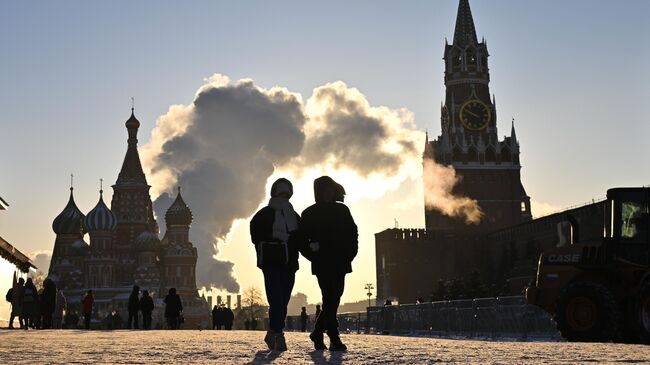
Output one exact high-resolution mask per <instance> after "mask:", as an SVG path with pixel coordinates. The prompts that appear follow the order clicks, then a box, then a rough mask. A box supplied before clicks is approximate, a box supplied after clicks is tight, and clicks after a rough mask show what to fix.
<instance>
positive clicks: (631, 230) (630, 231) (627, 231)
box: [621, 201, 650, 242]
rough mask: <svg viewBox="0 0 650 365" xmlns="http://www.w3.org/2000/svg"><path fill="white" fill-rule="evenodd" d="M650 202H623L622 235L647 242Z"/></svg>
mask: <svg viewBox="0 0 650 365" xmlns="http://www.w3.org/2000/svg"><path fill="white" fill-rule="evenodd" d="M648 213H649V212H648V203H647V202H638V201H630V202H625V201H624V202H621V220H622V222H621V223H622V224H621V237H622V238H628V239H631V240H634V241H638V242H645V241H646V238H647V230H648V223H649V222H648V218H649V217H650V215H649V214H648Z"/></svg>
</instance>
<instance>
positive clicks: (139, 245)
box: [135, 231, 160, 252]
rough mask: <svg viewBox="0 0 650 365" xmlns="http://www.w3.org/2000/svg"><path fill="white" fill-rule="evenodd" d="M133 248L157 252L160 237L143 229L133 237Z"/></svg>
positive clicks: (139, 250)
mask: <svg viewBox="0 0 650 365" xmlns="http://www.w3.org/2000/svg"><path fill="white" fill-rule="evenodd" d="M135 250H136V251H138V252H157V251H159V250H160V239H159V238H158V236H156V234H155V233H153V232H149V231H144V232H142V233H140V235H139V236H138V237H137V238H136V239H135Z"/></svg>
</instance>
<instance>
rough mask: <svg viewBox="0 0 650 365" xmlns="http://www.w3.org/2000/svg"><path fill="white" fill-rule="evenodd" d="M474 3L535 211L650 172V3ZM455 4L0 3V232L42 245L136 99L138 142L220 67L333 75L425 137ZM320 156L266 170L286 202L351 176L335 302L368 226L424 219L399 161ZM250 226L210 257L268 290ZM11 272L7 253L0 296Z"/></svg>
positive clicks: (93, 187) (289, 85) (313, 80)
mask: <svg viewBox="0 0 650 365" xmlns="http://www.w3.org/2000/svg"><path fill="white" fill-rule="evenodd" d="M470 4H471V7H472V13H473V16H474V22H475V25H476V29H477V34H478V36H479V38H481V37H485V39H486V41H487V44H488V49H489V51H490V74H491V83H490V88H491V92H492V93H494V94H495V96H496V101H497V112H498V116H499V120H498V128H499V133H500V134H501V135H505V134H508V133H509V129H510V120H511V118H513V117H514V118H515V126H516V128H517V137H518V139H519V141H520V145H521V161H522V166H523V167H522V173H521V174H522V182H523V184H524V187H525V188H526V191H527V193H528V195H529V196H531V198H532V200H533V213H534V214H535V215H538V216H539V215H542V214H545V213H548V212H551V211H554V210H558V209H561V208H563V207H568V206H571V205H574V204H580V203H584V202H587V201H590V200H592V199H598V198H601V197H604V195H605V191H606V189H607V188H609V187H614V186H640V185H649V184H650V171H649V170H648V169H647V166H648V165H649V163H650V154H649V153H648V147H647V138H646V136H647V135H648V133H649V132H650V127H649V126H648V115H649V113H648V108H647V104H648V102H647V100H648V97H650V90H649V89H648V87H647V85H649V84H650V71H649V69H648V60H649V59H650V46H649V45H648V44H649V43H648V41H647V37H648V35H650V23H649V22H647V19H646V14H648V13H649V12H650V2H648V1H644V0H627V1H624V2H621V1H613V0H612V1H592V0H572V1H560V0H549V1H544V2H532V1H517V0H489V1H488V0H473V1H470ZM457 6H458V2H457V0H445V1H442V0H441V1H354V2H347V1H328V2H303V1H274V2H268V1H237V2H235V1H232V2H223V1H192V2H183V3H180V2H173V1H138V2H129V1H113V2H105V3H97V2H85V1H66V2H56V3H52V2H0V47H1V49H2V57H0V126H1V127H2V131H3V138H2V144H1V148H2V153H0V168H1V169H2V179H0V196H2V197H3V198H4V199H5V200H6V201H7V202H8V203H9V204H10V208H9V210H7V211H3V212H0V235H1V236H2V237H4V238H5V239H7V240H8V241H9V242H11V243H13V244H14V245H15V246H16V247H18V248H19V249H20V250H21V251H23V252H25V253H28V254H30V255H36V254H38V253H40V252H48V251H51V250H52V247H53V242H54V238H55V237H54V233H53V232H52V230H51V222H52V220H53V219H54V217H56V215H57V214H58V213H59V212H60V211H61V210H62V209H63V207H64V206H65V204H66V201H67V194H68V187H69V175H70V174H71V173H74V174H75V197H76V201H77V204H78V206H79V207H80V209H81V210H82V211H84V212H87V211H89V210H90V209H91V208H92V207H93V206H94V205H95V203H96V201H97V195H98V189H99V179H100V178H103V179H104V180H105V181H107V182H109V183H111V184H112V183H114V181H115V180H116V178H117V173H118V172H119V168H120V166H121V163H122V159H123V157H124V153H125V151H126V130H125V129H124V121H125V120H126V119H127V118H128V117H129V114H130V110H129V109H130V107H131V97H134V98H135V108H136V114H137V117H138V119H139V120H140V122H141V124H142V125H141V128H140V133H139V139H140V146H143V145H146V144H147V143H149V142H151V135H152V131H153V130H154V128H155V127H156V123H157V121H158V120H159V119H160V118H161V117H162V116H166V115H169V113H170V107H171V106H172V105H185V106H187V105H191V104H192V102H193V100H194V99H195V97H196V96H197V92H198V91H199V89H200V88H202V87H204V86H205V85H207V84H209V83H210V80H211V79H210V77H211V76H212V75H215V74H218V75H224V76H226V77H228V78H229V80H231V83H232V84H233V85H234V84H237V80H242V79H250V80H252V82H253V83H254V85H255V87H257V88H260V89H264V90H270V89H271V88H273V87H281V88H284V89H286V90H287V91H288V92H290V93H295V94H299V95H300V96H301V98H302V100H303V101H304V103H308V100H310V98H311V97H312V96H313V95H315V94H314V90H315V89H317V88H319V87H323V86H324V85H329V84H328V83H334V82H336V81H342V82H343V83H344V85H346V90H348V91H349V90H351V89H353V88H354V89H356V90H357V91H358V92H359V93H360V94H361V95H362V96H363V99H364V100H366V101H367V103H368V104H369V106H370V107H372V108H381V107H385V108H387V109H388V110H391V111H394V113H397V111H408V113H407V114H408V115H407V116H406V117H404V118H405V119H406V120H407V122H408V120H410V121H411V122H412V123H413V125H412V126H411V127H408V126H407V127H405V128H407V129H409V130H413V131H417V132H419V133H422V132H424V131H428V132H429V134H430V136H431V137H432V138H433V137H435V136H437V135H438V134H439V133H440V123H439V117H440V116H439V106H440V102H441V101H442V100H443V96H444V84H443V61H442V56H443V47H444V44H445V38H447V39H450V40H451V39H452V38H453V30H454V22H455V16H456V10H457ZM377 110H379V109H377ZM382 110H383V109H382ZM145 165H146V163H145ZM328 166H329V165H321V166H320V167H319V168H317V169H315V170H313V171H312V170H310V171H309V172H306V173H305V174H303V175H302V176H301V174H300V173H296V171H295V169H292V168H291V166H289V167H287V166H284V168H283V169H276V170H275V171H274V173H273V174H272V178H275V177H277V176H279V175H282V174H284V175H286V176H290V177H292V178H294V179H296V180H297V181H296V184H295V185H296V186H295V190H296V196H295V197H294V198H293V203H294V206H295V207H296V210H297V211H302V210H303V209H304V208H306V207H307V206H308V205H310V204H311V203H312V201H311V180H310V179H311V178H313V177H314V176H317V173H330V174H332V176H335V177H337V178H339V180H342V181H341V182H342V183H343V184H344V185H347V186H346V187H348V196H347V197H346V199H347V200H346V201H347V203H348V205H349V206H350V209H351V211H352V214H353V215H354V217H355V220H356V222H357V224H358V226H359V229H360V250H359V256H358V257H357V259H356V260H355V263H354V265H353V269H354V273H352V274H351V275H349V276H348V278H347V281H346V285H347V288H346V291H345V294H344V296H343V301H353V300H360V299H364V298H365V291H364V289H363V288H364V284H365V283H374V282H375V265H374V236H373V234H374V233H377V232H379V231H381V230H383V229H386V228H391V227H393V226H394V225H395V220H397V222H398V224H399V226H400V227H415V228H421V227H423V225H424V219H423V218H424V217H423V210H424V208H423V195H422V187H421V182H420V181H419V179H418V177H417V176H415V175H412V174H410V173H405V174H403V171H402V170H400V171H398V173H396V174H402V175H400V176H403V178H401V179H396V180H395V179H393V180H391V181H392V182H391V183H390V184H383V180H382V178H385V179H384V180H390V176H386V175H381V174H380V175H378V176H375V177H373V178H370V179H366V180H364V179H362V178H358V177H350V178H349V179H348V175H346V173H345V172H341V171H329V170H327V169H326V167H328ZM149 167H150V166H149ZM402 167H404V166H402ZM315 174H316V175H315ZM270 182H271V181H269V182H267V184H266V186H267V187H268V186H270ZM150 183H152V185H154V184H153V182H152V181H150ZM373 187H376V188H374V189H373ZM153 190H154V191H155V192H156V193H158V192H159V191H160V188H157V187H156V186H154V188H153ZM267 191H268V189H267ZM153 198H156V196H154V197H153ZM107 200H108V199H107ZM265 200H266V198H264V199H260V200H259V205H260V206H262V205H264V204H265ZM190 203H191V202H190ZM190 207H191V204H190ZM247 226H248V225H247V219H246V218H242V219H241V220H238V221H237V223H236V224H235V226H234V227H233V229H232V230H231V231H230V233H229V234H228V235H227V237H225V242H224V243H221V244H220V245H219V248H220V250H219V256H218V257H219V259H221V260H225V261H230V262H233V263H234V266H233V268H234V273H235V276H236V279H237V281H238V284H239V286H240V288H241V289H242V290H243V289H245V288H247V287H249V286H251V285H255V286H258V287H262V275H261V272H260V271H259V270H257V269H256V268H255V258H254V251H253V247H252V245H251V244H250V240H249V237H248V231H247V229H248V227H247ZM0 261H1V260H0ZM300 264H301V267H302V269H301V271H299V273H298V277H297V282H296V287H295V289H294V293H295V292H303V293H306V294H307V296H308V299H309V301H310V302H317V301H319V294H318V293H319V292H318V286H317V285H316V281H315V279H314V277H312V276H311V275H310V273H309V270H308V263H307V262H305V261H301V263H300ZM10 273H11V268H10V266H9V265H8V264H7V263H6V262H4V261H2V262H1V263H0V275H3V276H4V277H6V280H3V279H2V278H1V277H0V289H2V290H3V292H4V290H5V289H4V288H5V285H9V283H10Z"/></svg>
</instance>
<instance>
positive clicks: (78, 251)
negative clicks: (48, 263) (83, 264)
mask: <svg viewBox="0 0 650 365" xmlns="http://www.w3.org/2000/svg"><path fill="white" fill-rule="evenodd" d="M89 249H90V245H88V244H87V243H86V241H84V240H81V239H80V240H76V241H74V242H73V243H72V245H71V246H70V252H69V253H70V256H85V255H86V253H87V252H88V250H89Z"/></svg>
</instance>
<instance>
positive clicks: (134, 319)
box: [127, 285, 140, 330]
mask: <svg viewBox="0 0 650 365" xmlns="http://www.w3.org/2000/svg"><path fill="white" fill-rule="evenodd" d="M139 295H140V287H139V286H137V285H134V286H133V290H131V295H129V306H128V312H129V319H128V320H127V328H128V329H131V328H133V329H136V330H137V329H138V311H139V310H140V297H139ZM131 324H133V327H131Z"/></svg>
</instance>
